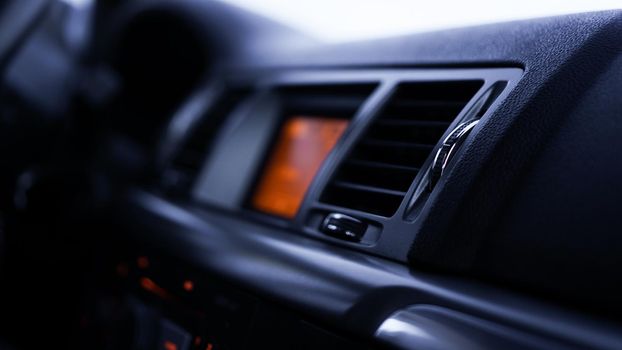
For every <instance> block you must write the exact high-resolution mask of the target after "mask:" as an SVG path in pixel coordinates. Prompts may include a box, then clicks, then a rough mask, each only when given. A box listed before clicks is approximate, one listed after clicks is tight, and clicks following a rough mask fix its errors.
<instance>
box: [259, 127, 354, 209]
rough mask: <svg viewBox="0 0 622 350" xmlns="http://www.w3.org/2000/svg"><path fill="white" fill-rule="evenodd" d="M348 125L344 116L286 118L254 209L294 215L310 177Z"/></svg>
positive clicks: (264, 174)
mask: <svg viewBox="0 0 622 350" xmlns="http://www.w3.org/2000/svg"><path fill="white" fill-rule="evenodd" d="M347 126H348V120H345V119H334V118H325V117H311V116H294V117H292V118H289V119H288V120H287V121H286V122H285V124H284V125H283V128H282V129H281V133H280V135H279V138H278V140H277V143H276V145H275V148H274V151H273V153H272V155H271V156H270V158H269V159H268V163H267V165H266V168H265V171H264V173H263V175H262V176H261V178H260V180H259V184H258V186H257V189H256V191H255V193H254V195H253V198H252V201H251V205H252V206H253V208H255V209H257V210H259V211H262V212H265V213H268V214H273V215H277V216H281V217H285V218H293V217H294V216H295V215H296V213H297V212H298V208H299V207H300V204H301V203H302V200H303V198H304V195H305V193H306V192H307V189H308V188H309V185H310V184H311V181H312V180H313V177H314V176H315V174H316V173H317V171H318V170H319V168H320V166H321V165H322V162H323V161H324V159H325V158H326V156H327V155H328V153H329V152H330V151H331V149H333V147H334V146H335V143H336V142H337V140H338V139H339V137H340V136H341V135H342V134H343V132H344V130H345V129H346V127H347Z"/></svg>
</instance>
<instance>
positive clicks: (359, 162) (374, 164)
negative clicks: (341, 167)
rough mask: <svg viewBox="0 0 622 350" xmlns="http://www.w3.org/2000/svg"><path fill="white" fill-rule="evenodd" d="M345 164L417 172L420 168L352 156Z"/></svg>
mask: <svg viewBox="0 0 622 350" xmlns="http://www.w3.org/2000/svg"><path fill="white" fill-rule="evenodd" d="M347 164H352V165H358V166H361V167H368V168H381V169H399V170H406V171H414V172H417V171H419V170H420V169H419V168H416V167H411V166H404V165H396V164H390V163H383V162H372V161H369V160H361V159H354V158H353V159H349V160H347Z"/></svg>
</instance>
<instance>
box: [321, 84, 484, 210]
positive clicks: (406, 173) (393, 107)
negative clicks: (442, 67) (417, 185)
mask: <svg viewBox="0 0 622 350" xmlns="http://www.w3.org/2000/svg"><path fill="white" fill-rule="evenodd" d="M481 86H482V82H481V81H456V82H418V83H403V84H400V85H399V86H398V87H397V89H396V91H395V93H394V94H393V95H392V96H391V97H390V99H389V100H388V101H387V103H386V105H385V107H384V108H383V109H382V110H381V111H380V113H379V115H378V116H377V117H376V119H375V120H374V121H373V122H372V124H371V125H370V127H369V129H368V130H367V132H366V133H365V134H364V135H363V137H362V138H361V139H360V140H359V141H358V143H357V144H356V145H355V146H354V149H353V151H352V152H351V153H350V155H349V156H348V157H347V158H346V159H345V160H344V161H343V162H342V164H341V165H340V167H339V169H338V170H337V172H336V175H335V176H334V177H333V178H332V179H331V181H330V183H329V184H328V186H327V187H326V189H325V190H324V192H323V194H322V197H321V199H320V200H321V201H322V202H324V203H327V204H332V205H336V206H339V207H344V208H349V209H354V210H358V211H363V212H367V213H371V214H376V215H381V216H386V217H389V216H392V215H393V214H395V212H396V211H397V209H398V207H399V206H400V204H401V202H402V200H403V199H404V196H405V194H406V192H407V191H408V189H409V188H410V186H411V184H412V182H413V181H414V179H415V176H417V173H418V172H419V170H420V169H421V167H422V166H423V164H424V162H425V161H426V159H427V158H428V157H429V156H430V153H431V152H432V150H433V148H434V147H435V145H436V144H437V143H438V142H439V141H440V139H441V137H442V135H443V134H444V133H445V131H446V130H447V128H448V127H449V125H450V124H451V123H452V122H453V121H454V119H455V118H456V117H457V116H458V114H459V113H460V112H461V111H462V109H463V108H464V107H465V105H466V104H467V103H468V102H469V100H470V99H471V98H472V97H473V96H474V95H475V93H476V92H477V90H478V89H479V88H480V87H481Z"/></svg>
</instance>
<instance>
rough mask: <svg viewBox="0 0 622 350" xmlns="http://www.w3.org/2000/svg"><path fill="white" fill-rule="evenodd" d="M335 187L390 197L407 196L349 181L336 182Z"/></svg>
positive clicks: (401, 192)
mask: <svg viewBox="0 0 622 350" xmlns="http://www.w3.org/2000/svg"><path fill="white" fill-rule="evenodd" d="M333 185H334V186H336V187H342V188H349V189H354V190H357V191H365V192H374V193H383V194H388V195H393V196H403V195H405V194H406V192H403V191H394V190H387V189H385V188H381V187H374V186H367V185H361V184H357V183H353V182H348V181H335V182H333Z"/></svg>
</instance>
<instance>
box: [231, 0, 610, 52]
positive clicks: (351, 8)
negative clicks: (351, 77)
mask: <svg viewBox="0 0 622 350" xmlns="http://www.w3.org/2000/svg"><path fill="white" fill-rule="evenodd" d="M223 1H224V2H227V3H230V4H234V5H237V6H239V7H242V8H245V9H247V10H251V11H253V12H256V13H259V14H262V15H264V16H267V17H269V18H271V19H273V20H276V21H278V22H281V23H283V24H286V25H288V26H290V27H292V28H295V29H298V30H299V31H302V32H304V33H307V34H309V35H311V36H313V37H315V38H317V39H320V40H322V41H326V42H342V41H351V40H362V39H372V38H381V37H386V36H392V35H400V34H406V33H413V32H423V31H430V30H437V29H445V28H452V27H462V26H469V25H478V24H485V23H494V22H501V21H509V20H516V19H525V18H534V17H544V16H553V15H561V14H568V13H577V12H587V11H597V10H606V9H614V8H619V7H620V6H621V3H620V0H589V1H587V0H544V1H543V0H521V1H499V0H469V1H460V0H431V1H415V0H223Z"/></svg>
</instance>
